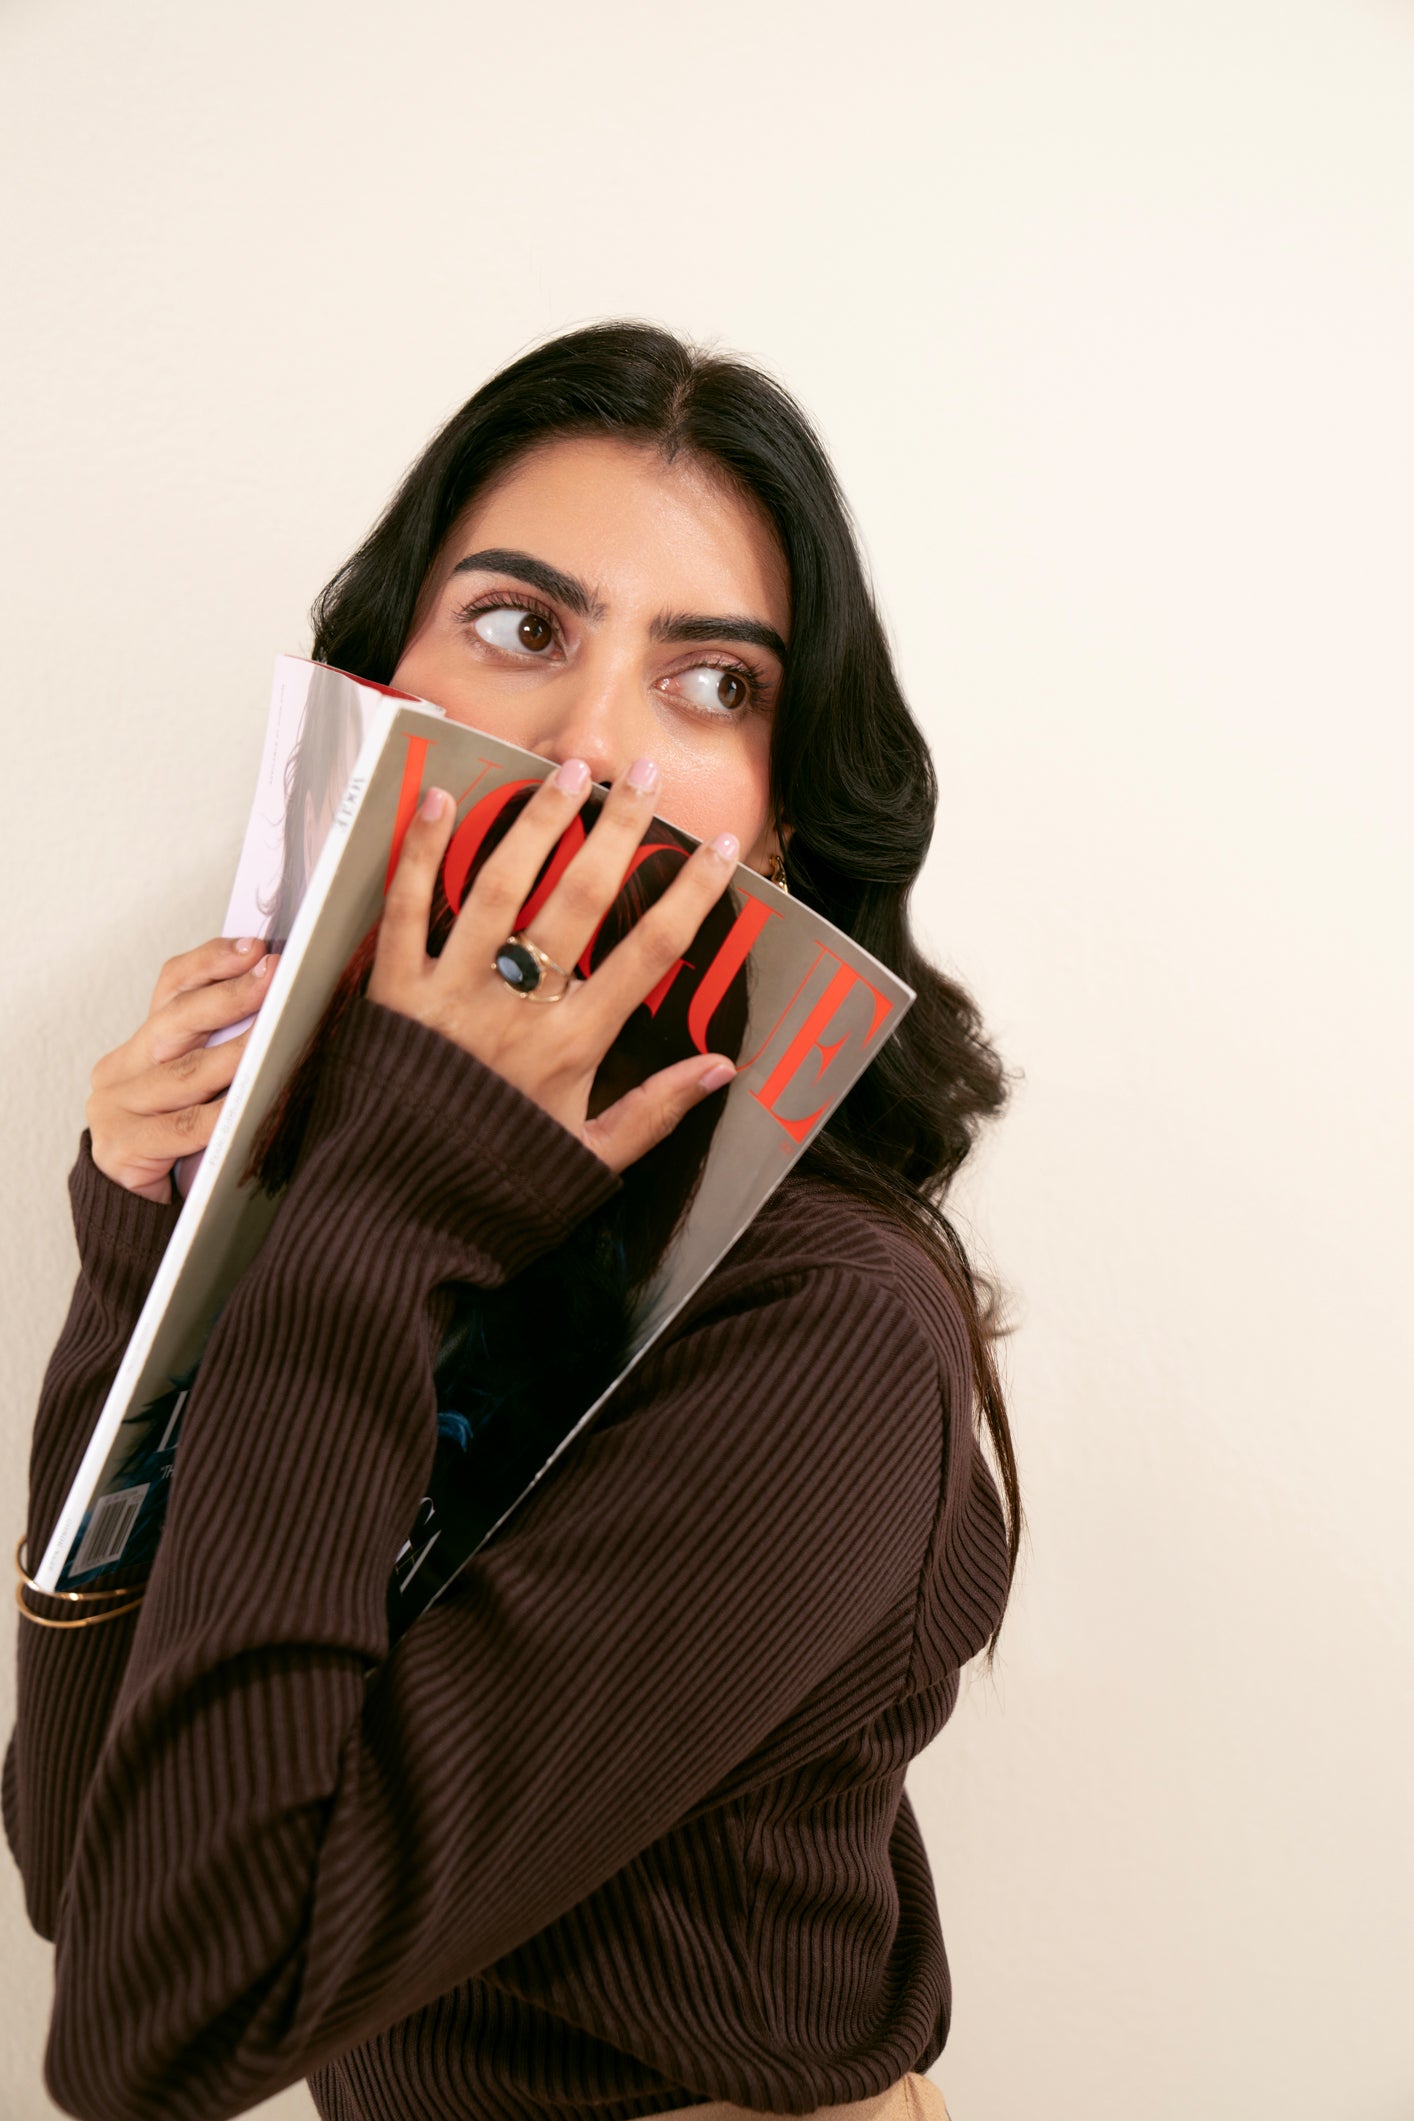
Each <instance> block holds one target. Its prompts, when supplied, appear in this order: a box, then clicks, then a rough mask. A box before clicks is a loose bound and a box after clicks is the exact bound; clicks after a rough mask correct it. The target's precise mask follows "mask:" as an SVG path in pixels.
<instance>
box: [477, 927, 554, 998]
mask: <svg viewBox="0 0 1414 2121" xmlns="http://www.w3.org/2000/svg"><path fill="white" fill-rule="evenodd" d="M491 963H492V967H493V969H494V970H495V971H497V972H499V973H500V975H501V977H502V979H503V980H504V981H505V983H506V985H507V986H508V987H509V988H510V990H511V992H512V994H514V995H516V996H518V997H519V999H520V1000H521V1001H523V1002H558V1001H563V1000H564V997H565V996H566V995H567V994H568V993H569V988H570V981H571V980H572V979H573V978H574V974H573V973H572V972H566V970H565V968H564V966H563V965H557V964H556V963H555V960H554V959H553V958H552V957H551V956H549V954H548V953H547V952H546V951H544V950H542V949H541V947H540V945H539V943H533V942H532V941H531V940H530V937H529V936H528V935H522V934H521V933H520V932H519V930H517V932H516V933H515V934H514V935H508V936H507V937H506V940H505V941H504V942H503V943H502V945H501V947H500V949H499V950H498V951H497V952H496V955H495V957H494V958H493V959H492V960H491ZM547 972H552V973H554V974H555V976H556V978H557V979H558V980H559V985H558V986H557V987H555V988H554V989H553V990H552V991H550V992H549V993H547V992H546V991H545V989H546V979H545V975H546V973H547Z"/></svg>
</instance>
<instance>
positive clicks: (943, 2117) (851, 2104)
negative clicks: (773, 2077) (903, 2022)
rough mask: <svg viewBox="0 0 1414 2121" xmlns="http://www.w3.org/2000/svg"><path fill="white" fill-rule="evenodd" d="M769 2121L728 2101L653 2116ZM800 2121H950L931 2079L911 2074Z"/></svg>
mask: <svg viewBox="0 0 1414 2121" xmlns="http://www.w3.org/2000/svg"><path fill="white" fill-rule="evenodd" d="M689 2115H691V2116H692V2121H770V2117H768V2116H766V2115H764V2114H763V2113H762V2112H761V2111H760V2109H759V2108H757V2107H754V2106H733V2105H732V2103H731V2101H730V2100H729V2099H712V2100H709V2101H708V2102H707V2103H706V2104H705V2105H702V2106H674V2107H670V2108H669V2109H668V2111H667V2112H666V2113H662V2114H654V2115H652V2116H651V2121H687V2117H688V2116H689ZM797 2121H948V2110H947V2106H946V2105H945V2103H944V2100H943V2095H942V2093H941V2092H940V2091H939V2090H938V2087H937V2085H936V2084H935V2083H934V2082H933V2080H932V2078H931V2077H924V2076H920V2075H919V2073H918V2072H917V2071H916V2070H910V2071H909V2073H908V2075H907V2076H906V2077H900V2078H899V2080H898V2083H897V2084H891V2085H890V2086H889V2088H888V2090H887V2091H886V2092H875V2093H874V2095H873V2097H872V2098H869V2099H848V2100H846V2101H845V2102H844V2103H843V2104H842V2105H840V2106H816V2107H813V2108H812V2109H811V2111H810V2113H809V2114H808V2115H802V2116H799V2117H797Z"/></svg>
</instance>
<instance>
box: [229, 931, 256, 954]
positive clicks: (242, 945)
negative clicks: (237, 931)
mask: <svg viewBox="0 0 1414 2121" xmlns="http://www.w3.org/2000/svg"><path fill="white" fill-rule="evenodd" d="M231 948H232V949H233V950H234V951H235V953H236V956H237V957H249V956H250V953H251V951H252V950H253V949H254V948H255V937H254V936H253V935H243V936H241V937H239V939H238V940H237V941H236V942H234V943H232V945H231Z"/></svg>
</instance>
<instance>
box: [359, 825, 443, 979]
mask: <svg viewBox="0 0 1414 2121" xmlns="http://www.w3.org/2000/svg"><path fill="white" fill-rule="evenodd" d="M456 810H457V806H456V804H455V803H454V802H453V801H452V798H451V797H450V796H449V795H448V793H447V791H446V789H445V788H429V789H428V790H427V793H426V794H425V795H424V796H423V798H422V801H421V803H420V804H419V805H418V809H417V815H416V816H415V817H414V818H413V820H412V823H411V824H410V825H409V826H408V829H407V832H406V834H405V836H404V839H403V844H402V848H401V850H400V852H399V855H398V866H397V868H396V869H395V870H394V872H393V880H392V882H391V883H390V884H389V886H388V893H387V897H386V898H385V899H384V901H383V918H382V921H381V922H380V923H379V928H378V942H377V946H376V948H375V950H374V956H373V966H374V973H375V975H376V977H377V978H379V979H380V980H388V979H392V980H394V981H397V982H401V981H403V980H408V979H415V978H417V977H418V976H419V975H420V974H421V973H423V972H425V971H426V969H427V964H428V958H427V929H428V924H429V923H430V921H431V919H432V892H433V888H434V886H435V884H436V881H437V870H438V868H439V866H440V864H441V861H442V857H443V855H444V854H445V853H446V851H447V842H448V841H449V840H450V838H451V836H452V826H453V824H454V823H455V820H456Z"/></svg>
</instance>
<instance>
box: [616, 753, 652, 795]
mask: <svg viewBox="0 0 1414 2121" xmlns="http://www.w3.org/2000/svg"><path fill="white" fill-rule="evenodd" d="M624 785H625V787H627V788H631V789H632V790H633V792H634V794H635V795H651V794H652V793H653V790H654V789H655V788H656V787H657V785H658V763H657V760H656V759H635V760H634V762H633V764H632V765H631V766H630V767H629V769H628V772H627V773H626V774H625V775H624Z"/></svg>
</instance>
